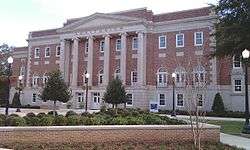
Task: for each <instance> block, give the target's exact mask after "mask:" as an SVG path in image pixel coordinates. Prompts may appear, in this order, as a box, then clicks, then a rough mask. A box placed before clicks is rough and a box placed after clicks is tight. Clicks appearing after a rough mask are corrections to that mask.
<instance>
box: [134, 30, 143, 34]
mask: <svg viewBox="0 0 250 150" xmlns="http://www.w3.org/2000/svg"><path fill="white" fill-rule="evenodd" d="M135 33H136V34H143V33H145V32H144V31H136V32H135Z"/></svg>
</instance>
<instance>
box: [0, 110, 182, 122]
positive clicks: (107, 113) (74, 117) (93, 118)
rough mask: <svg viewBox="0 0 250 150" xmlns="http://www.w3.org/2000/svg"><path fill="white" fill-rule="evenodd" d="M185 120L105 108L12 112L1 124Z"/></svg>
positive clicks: (2, 116)
mask: <svg viewBox="0 0 250 150" xmlns="http://www.w3.org/2000/svg"><path fill="white" fill-rule="evenodd" d="M179 124H186V123H185V122H183V121H179V120H176V119H170V118H168V117H165V116H158V115H156V114H153V113H149V112H148V111H143V110H140V109H118V110H117V111H116V110H114V109H108V110H103V111H100V112H98V113H94V114H89V113H82V114H80V115H79V114H77V113H75V112H73V111H69V112H67V114H66V115H65V116H63V115H57V114H56V116H53V112H49V113H48V114H45V113H39V114H37V115H35V114H34V113H28V114H27V115H26V116H24V117H20V116H18V115H15V114H12V115H10V116H8V117H6V116H5V115H0V126H65V125H70V126H72V125H179Z"/></svg>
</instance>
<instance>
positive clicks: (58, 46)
mask: <svg viewBox="0 0 250 150" xmlns="http://www.w3.org/2000/svg"><path fill="white" fill-rule="evenodd" d="M58 48H59V49H60V53H59V54H60V55H61V46H60V45H57V46H56V57H60V55H58V54H57V52H58Z"/></svg>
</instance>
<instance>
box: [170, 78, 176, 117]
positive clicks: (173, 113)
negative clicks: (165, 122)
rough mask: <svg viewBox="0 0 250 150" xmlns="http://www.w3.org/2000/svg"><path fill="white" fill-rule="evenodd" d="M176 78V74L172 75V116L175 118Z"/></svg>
mask: <svg viewBox="0 0 250 150" xmlns="http://www.w3.org/2000/svg"><path fill="white" fill-rule="evenodd" d="M175 78H176V73H172V79H173V110H172V114H171V116H173V117H175V116H176V112H175Z"/></svg>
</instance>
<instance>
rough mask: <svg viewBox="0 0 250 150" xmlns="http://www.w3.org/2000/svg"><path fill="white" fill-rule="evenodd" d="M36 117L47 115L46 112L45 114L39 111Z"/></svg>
mask: <svg viewBox="0 0 250 150" xmlns="http://www.w3.org/2000/svg"><path fill="white" fill-rule="evenodd" d="M36 116H37V117H38V118H42V117H45V116H47V114H45V113H43V112H42V113H39V114H37V115H36Z"/></svg>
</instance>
